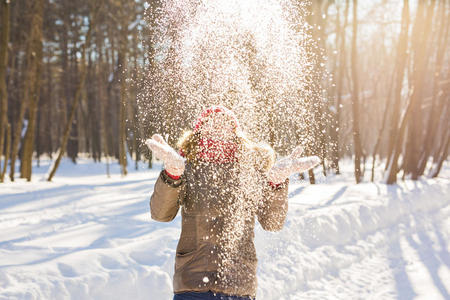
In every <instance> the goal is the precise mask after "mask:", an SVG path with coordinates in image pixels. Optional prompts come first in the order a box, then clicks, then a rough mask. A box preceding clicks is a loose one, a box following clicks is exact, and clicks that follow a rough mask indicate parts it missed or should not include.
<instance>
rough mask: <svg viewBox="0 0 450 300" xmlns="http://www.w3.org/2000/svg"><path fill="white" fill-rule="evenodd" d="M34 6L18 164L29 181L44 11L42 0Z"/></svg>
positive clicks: (39, 84) (38, 0)
mask: <svg viewBox="0 0 450 300" xmlns="http://www.w3.org/2000/svg"><path fill="white" fill-rule="evenodd" d="M35 4H36V6H35V7H34V12H35V17H34V18H33V23H32V28H31V47H30V51H32V52H33V53H34V55H33V56H32V57H33V60H32V65H31V66H28V68H31V67H32V68H33V70H32V71H30V72H32V73H31V74H30V77H29V79H30V82H29V85H30V89H31V93H30V94H29V96H30V100H29V108H28V126H27V131H26V133H25V137H24V141H23V153H22V160H21V164H20V169H21V170H20V171H21V174H20V177H21V178H26V179H27V181H31V173H32V162H33V151H34V137H35V131H36V112H37V108H38V101H39V96H40V87H41V80H40V77H41V76H40V73H41V69H42V39H43V37H42V26H43V13H44V0H37V1H36V2H35Z"/></svg>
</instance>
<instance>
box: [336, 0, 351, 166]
mask: <svg viewBox="0 0 450 300" xmlns="http://www.w3.org/2000/svg"><path fill="white" fill-rule="evenodd" d="M349 6H350V4H349V0H346V1H345V12H344V24H343V25H342V27H341V28H338V30H339V58H338V62H339V67H338V74H337V76H336V77H337V83H336V85H337V89H336V115H335V124H336V125H335V126H336V130H335V133H334V134H333V141H334V143H335V145H334V148H333V153H332V166H333V168H335V170H336V174H340V170H339V156H340V155H339V130H340V129H341V103H342V88H343V86H344V84H343V82H344V81H343V76H344V70H345V67H346V56H345V41H346V39H345V37H346V34H345V32H346V28H347V25H348V11H349Z"/></svg>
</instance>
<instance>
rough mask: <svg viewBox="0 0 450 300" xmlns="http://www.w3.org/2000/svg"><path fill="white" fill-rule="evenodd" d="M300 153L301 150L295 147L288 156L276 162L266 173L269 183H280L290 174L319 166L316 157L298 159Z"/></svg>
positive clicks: (318, 159)
mask: <svg viewBox="0 0 450 300" xmlns="http://www.w3.org/2000/svg"><path fill="white" fill-rule="evenodd" d="M302 152H303V148H302V147H301V146H297V147H295V149H294V150H293V151H292V153H291V154H290V155H289V156H287V157H285V158H282V159H280V160H278V161H276V162H275V164H274V165H273V166H272V168H271V169H270V170H269V171H268V172H267V178H268V179H269V181H270V182H272V183H275V184H278V183H282V182H283V181H285V180H286V178H288V177H289V176H290V175H291V174H292V173H301V172H305V171H307V170H309V169H311V168H313V167H315V166H317V165H318V164H320V158H319V157H318V156H315V155H314V156H306V157H300V155H301V154H302Z"/></svg>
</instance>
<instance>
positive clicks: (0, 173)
mask: <svg viewBox="0 0 450 300" xmlns="http://www.w3.org/2000/svg"><path fill="white" fill-rule="evenodd" d="M10 149H11V125H10V124H9V123H8V124H7V126H6V147H5V163H4V164H3V170H1V171H0V182H3V181H4V180H5V174H6V168H7V166H8V159H9V152H10Z"/></svg>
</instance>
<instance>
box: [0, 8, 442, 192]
mask: <svg viewBox="0 0 450 300" xmlns="http://www.w3.org/2000/svg"><path fill="white" fill-rule="evenodd" d="M163 2H164V1H159V0H154V1H152V0H148V1H144V0H135V1H127V0H95V1H89V0H77V1H69V0H33V1H29V0H28V1H27V0H1V2H0V3H1V4H0V16H1V22H0V23H1V25H0V26H1V27H0V36H1V39H0V104H1V106H0V182H4V181H7V180H10V181H14V180H15V178H17V177H18V176H20V178H26V179H27V180H28V181H30V180H31V178H32V165H33V162H36V161H37V164H39V159H40V158H41V157H50V158H52V159H53V160H54V164H53V165H52V167H51V170H49V174H48V178H47V180H49V181H50V180H52V178H53V177H54V176H57V168H58V165H59V162H60V160H61V158H63V157H66V156H67V157H69V158H70V159H71V160H72V161H73V163H76V162H77V159H78V158H79V157H80V156H87V157H90V158H92V159H93V160H95V161H98V162H100V161H102V162H106V163H107V165H109V164H111V163H119V164H120V166H121V170H122V174H124V175H126V174H127V170H128V169H129V168H133V167H136V168H137V162H139V161H146V162H148V163H149V167H151V161H152V160H151V153H150V152H149V150H148V149H147V148H146V147H145V145H144V143H143V141H145V139H147V138H149V137H150V136H151V135H152V134H153V133H155V132H159V133H162V134H169V133H170V137H169V143H171V144H174V143H175V137H176V136H177V135H179V134H180V131H181V130H182V127H183V126H186V124H188V123H187V121H186V122H185V123H183V122H181V123H182V125H183V126H177V124H176V123H179V122H171V120H172V121H173V120H176V118H175V117H173V112H171V113H172V115H170V114H169V113H167V114H164V113H158V111H159V108H158V107H157V106H156V105H157V104H158V103H159V102H157V101H156V100H154V99H155V98H157V96H161V95H159V94H158V95H157V93H156V92H155V91H160V90H161V89H160V88H159V86H161V82H163V81H164V80H162V79H163V78H162V77H161V76H160V75H158V74H162V73H161V66H162V65H163V66H165V67H167V65H164V64H165V63H170V62H164V59H161V58H158V56H157V51H156V50H155V49H157V46H158V44H157V42H156V39H155V37H154V36H155V35H157V34H158V32H157V30H155V29H157V28H158V27H155V24H154V22H155V20H157V19H158V18H159V16H158V15H157V13H151V12H152V11H153V12H158V7H161V6H163V5H164V3H163ZM299 2H301V1H299ZM293 7H296V6H295V5H294V6H293ZM298 7H299V8H298V9H299V10H301V11H299V15H301V16H302V18H304V20H305V21H306V23H307V24H309V26H307V27H303V26H302V24H298V26H299V27H302V29H299V30H305V32H306V33H307V34H308V36H310V37H311V41H310V43H309V44H305V45H304V47H309V48H307V50H308V51H307V52H308V53H309V55H310V56H311V60H310V61H311V62H313V64H312V65H311V66H310V67H311V71H310V73H309V75H310V76H307V77H305V78H306V79H305V80H307V81H306V84H305V85H306V87H305V90H306V91H307V95H308V96H307V97H308V101H307V102H306V104H305V107H307V110H308V114H309V115H310V116H312V118H313V120H314V122H311V123H309V124H307V125H308V126H307V132H306V133H304V134H307V136H308V138H304V137H303V138H302V136H301V135H295V134H297V133H298V132H297V133H295V134H294V136H297V137H298V139H300V140H301V141H302V143H303V144H304V146H305V149H306V154H307V155H318V156H319V157H320V158H321V159H322V165H321V168H320V171H321V172H323V174H324V175H326V174H328V173H335V174H339V172H340V159H342V158H343V157H346V156H349V157H351V158H352V160H353V161H354V176H355V181H356V183H359V182H361V181H363V180H364V179H365V180H366V181H374V178H375V174H374V172H375V166H376V165H377V164H383V165H384V174H383V181H384V182H386V183H388V184H393V183H396V182H397V180H398V179H400V178H401V179H405V178H411V179H413V180H416V179H418V178H419V177H420V176H428V177H436V176H438V174H439V172H440V170H441V167H442V165H443V163H444V161H445V160H446V159H447V158H448V154H449V153H448V149H449V141H450V101H449V91H450V63H449V62H450V51H449V42H450V41H449V35H450V34H449V27H450V24H449V22H450V2H449V1H447V0H403V1H398V0H377V1H368V0H367V1H364V0H359V1H358V0H335V1H332V0H317V1H310V2H307V1H305V2H304V3H302V5H299V6H298ZM149 11H150V13H149ZM169 19H170V18H169ZM166 25H167V24H166ZM167 26H168V28H171V24H170V20H169V25H167ZM217 26H219V25H217ZM304 28H306V29H304ZM174 41H176V39H174ZM241 44H242V45H244V46H245V49H246V51H244V52H242V53H243V55H247V56H246V57H247V58H246V60H247V62H248V64H247V66H246V68H247V71H248V74H250V75H249V76H248V77H249V78H248V81H249V82H251V84H250V89H252V88H253V89H255V90H257V89H260V90H261V91H265V89H264V88H265V87H264V86H262V85H263V83H260V82H259V81H258V78H262V77H263V75H264V74H263V75H260V74H259V73H258V72H261V71H260V70H257V69H254V68H252V66H254V65H255V64H256V63H255V61H256V58H252V55H254V56H255V57H257V54H258V51H259V50H260V46H255V45H252V39H248V40H247V39H246V40H245V43H241ZM312 45H314V46H312ZM244 46H243V47H244ZM169 48H170V47H169ZM255 53H256V54H255ZM168 57H169V58H170V56H168ZM252 59H253V60H252ZM161 60H163V61H162V62H161ZM166 60H169V59H166ZM155 70H156V71H155ZM165 70H167V69H165ZM255 78H256V79H255ZM164 82H165V83H170V82H169V81H164ZM171 88H172V87H170V86H169V89H171ZM165 91H166V92H167V93H168V94H164V95H166V96H167V95H169V94H170V93H171V91H172V92H173V90H171V91H167V90H165ZM274 91H275V89H274V90H271V94H270V95H268V94H267V93H266V94H267V95H266V96H265V97H267V98H270V97H276V94H272V92H274ZM173 93H175V92H173ZM259 94H262V93H259ZM164 95H163V96H164ZM163 96H161V97H163ZM166 96H164V97H166ZM167 97H168V98H167V99H166V102H165V104H164V105H165V106H167V107H171V109H172V110H174V109H175V110H176V109H177V105H178V104H177V103H178V102H175V100H173V99H172V98H171V97H170V95H169V96H167ZM299 97H303V96H302V95H300V96H299ZM289 99H290V101H291V102H292V101H296V100H295V97H291V98H289ZM216 100H217V99H211V100H206V101H204V102H201V103H200V104H196V105H203V104H206V103H207V102H208V101H212V102H213V103H214V101H216ZM263 100H264V99H263ZM230 101H231V100H230ZM233 101H234V100H233ZM236 101H237V100H236ZM267 101H268V102H264V101H263V103H266V104H265V106H264V107H265V108H266V110H267V114H268V116H269V117H270V116H271V114H273V115H274V116H275V115H277V114H275V112H274V110H275V109H276V108H274V106H273V105H269V104H268V103H269V102H270V99H269V100H267ZM299 101H300V100H299ZM270 103H272V102H270ZM302 103H303V102H302ZM263 105H264V104H263ZM143 110H148V111H149V112H153V113H143ZM164 111H165V112H167V109H165V110H164ZM294 113H295V112H294ZM171 116H172V117H171ZM178 117H180V116H178ZM186 118H187V117H186ZM162 119H166V120H169V122H167V123H168V124H169V125H168V126H159V127H158V126H155V124H162V122H161V120H162ZM271 120H272V121H269V122H268V123H267V124H266V125H265V127H264V128H266V129H265V130H267V131H268V132H269V133H268V134H263V135H259V136H262V137H263V138H262V139H263V140H265V142H268V143H270V144H271V146H273V147H274V148H275V149H276V150H277V152H278V153H279V154H280V155H283V154H284V153H286V151H288V148H289V147H290V146H292V145H295V144H297V141H293V142H292V144H289V143H284V144H283V146H280V143H279V140H283V139H284V140H286V136H283V135H282V134H281V135H280V134H278V133H276V132H277V130H282V128H283V126H290V125H289V124H285V125H283V126H282V125H280V124H281V123H280V122H282V120H281V119H280V120H278V119H271ZM170 124H172V125H170ZM291 125H292V124H291ZM171 126H172V127H174V128H172V127H171ZM280 128H281V129H280ZM301 128H304V126H303V127H301ZM272 133H273V134H272ZM256 136H258V135H256ZM288 137H290V139H292V136H288ZM132 162H134V163H135V166H133V165H132ZM316 172H317V170H316ZM16 173H18V174H16ZM308 173H309V174H308V178H309V181H310V182H311V183H314V180H315V179H314V171H313V170H310V171H308ZM300 176H304V174H300Z"/></svg>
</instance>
